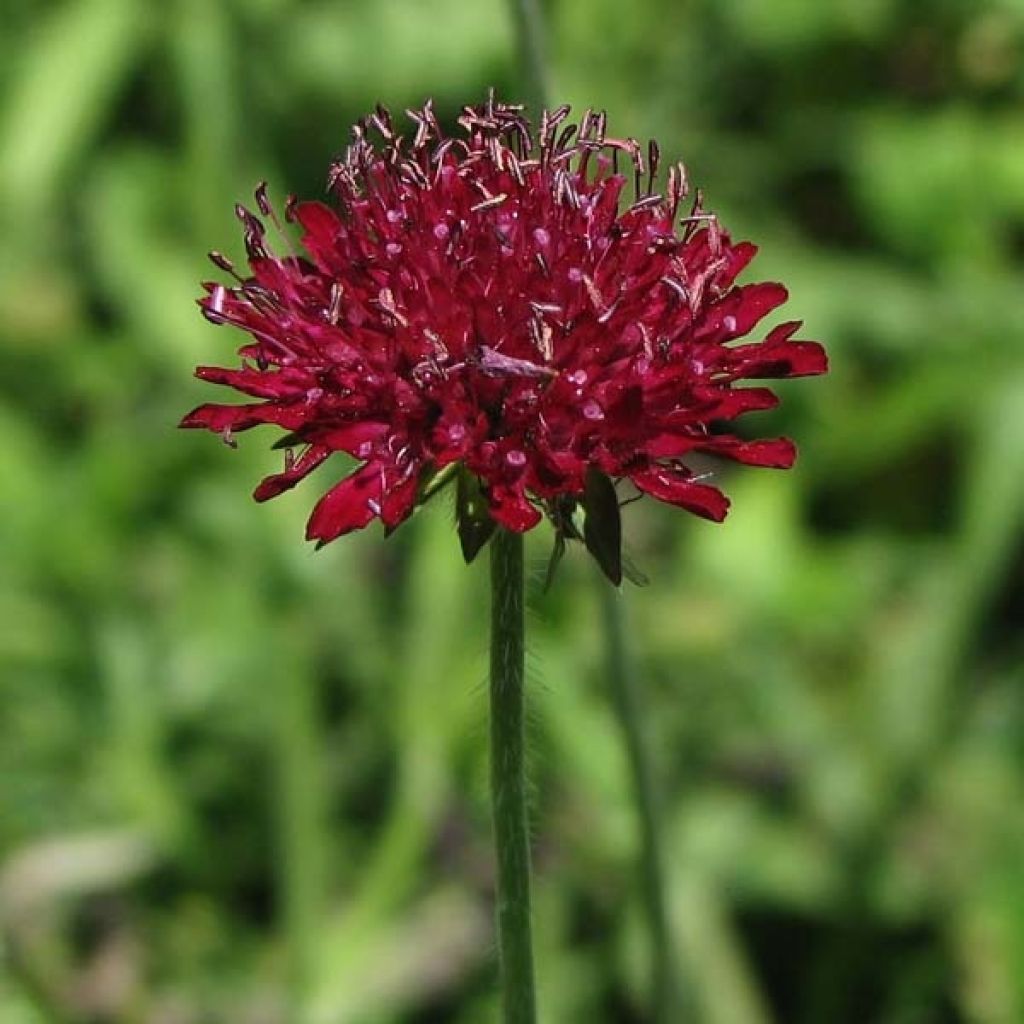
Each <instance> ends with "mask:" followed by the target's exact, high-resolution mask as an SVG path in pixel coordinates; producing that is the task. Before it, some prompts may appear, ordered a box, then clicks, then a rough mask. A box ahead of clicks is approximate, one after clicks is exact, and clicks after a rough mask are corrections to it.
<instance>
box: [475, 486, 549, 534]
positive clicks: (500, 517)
mask: <svg viewBox="0 0 1024 1024" xmlns="http://www.w3.org/2000/svg"><path fill="white" fill-rule="evenodd" d="M488 497H489V499H490V500H489V504H490V507H491V515H492V516H493V517H494V519H495V520H496V521H497V522H498V523H500V524H501V525H502V526H504V527H505V528H506V529H507V530H512V531H513V532H514V533H525V532H526V531H527V530H530V529H532V528H533V527H534V526H536V525H537V524H538V523H539V522H540V521H541V519H542V518H543V517H542V516H541V514H540V512H539V511H538V510H537V509H536V508H535V507H534V506H533V505H532V504H530V502H529V501H527V499H526V495H525V494H523V492H522V491H520V490H517V489H516V488H514V487H503V486H496V487H492V488H491V490H490V494H489V495H488Z"/></svg>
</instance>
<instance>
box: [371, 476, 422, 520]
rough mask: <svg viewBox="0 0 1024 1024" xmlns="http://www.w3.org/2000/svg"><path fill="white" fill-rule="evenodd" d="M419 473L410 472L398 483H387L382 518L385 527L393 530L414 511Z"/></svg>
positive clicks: (389, 481) (382, 505) (382, 504)
mask: <svg viewBox="0 0 1024 1024" xmlns="http://www.w3.org/2000/svg"><path fill="white" fill-rule="evenodd" d="M419 476H420V475H419V473H417V472H414V471H410V472H408V473H407V474H406V475H405V477H404V478H402V479H399V480H398V481H391V480H388V481H387V484H388V486H387V488H386V489H385V491H384V500H383V501H382V502H381V511H380V517H381V519H382V520H383V522H384V525H385V526H386V527H387V528H388V529H389V530H393V529H394V528H395V527H396V526H398V524H399V523H401V522H402V520H404V519H405V518H406V517H407V516H408V515H409V513H410V512H411V511H412V509H413V506H414V505H415V504H416V491H417V489H418V486H419Z"/></svg>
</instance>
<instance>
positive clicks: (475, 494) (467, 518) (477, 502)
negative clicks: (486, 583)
mask: <svg viewBox="0 0 1024 1024" xmlns="http://www.w3.org/2000/svg"><path fill="white" fill-rule="evenodd" d="M458 480H459V485H458V493H457V495H456V498H455V514H456V517H457V519H458V525H459V543H460V544H461V545H462V557H463V558H465V560H466V564H467V565H468V564H469V563H470V562H472V561H473V559H474V558H476V556H477V555H478V554H479V553H480V549H481V548H482V547H483V546H484V545H485V544H486V543H487V542H488V541H489V540H490V539H491V534H493V533H494V527H495V523H494V520H493V519H492V518H491V512H490V509H489V508H488V507H487V499H486V498H485V497H484V495H483V492H482V491H481V490H480V481H479V480H478V479H477V478H476V477H475V476H474V475H473V474H472V473H470V472H469V471H468V470H466V469H461V468H460V469H459V477H458Z"/></svg>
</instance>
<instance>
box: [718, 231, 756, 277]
mask: <svg viewBox="0 0 1024 1024" xmlns="http://www.w3.org/2000/svg"><path fill="white" fill-rule="evenodd" d="M722 255H723V258H724V259H725V268H724V269H723V270H721V271H719V274H718V277H717V278H716V280H715V283H716V284H717V285H718V287H719V288H728V287H729V286H730V285H731V284H732V283H733V281H735V280H736V278H737V277H739V275H740V274H741V273H742V272H743V271H744V270H745V269H746V267H747V265H748V264H749V263H750V261H751V260H752V259H753V258H754V257H755V256H756V255H757V246H756V245H754V243H753V242H737V243H736V244H735V245H729V246H726V248H725V252H724V253H723V254H722Z"/></svg>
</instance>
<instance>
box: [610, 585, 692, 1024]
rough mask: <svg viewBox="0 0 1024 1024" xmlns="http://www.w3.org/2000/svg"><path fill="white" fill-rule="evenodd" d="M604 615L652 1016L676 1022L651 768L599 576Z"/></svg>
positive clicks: (628, 667) (615, 622)
mask: <svg viewBox="0 0 1024 1024" xmlns="http://www.w3.org/2000/svg"><path fill="white" fill-rule="evenodd" d="M598 589H599V590H600V593H601V613H602V618H603V620H604V632H605V643H606V644H607V648H606V659H607V660H606V669H607V674H608V689H609V692H610V693H611V698H612V706H613V708H614V711H615V717H616V719H617V720H618V723H619V726H620V728H621V729H622V737H623V740H624V742H625V746H626V756H627V759H628V761H629V768H630V781H631V784H632V788H633V799H634V801H635V805H636V811H637V819H638V824H639V826H640V846H641V849H640V863H641V881H642V884H643V900H644V913H645V916H646V918H647V926H648V929H649V931H650V938H649V941H650V946H651V982H652V998H651V1013H652V1019H653V1020H655V1021H657V1022H658V1024H676V1022H678V1021H679V1020H680V1019H681V1016H680V1014H681V1012H682V1011H681V1003H680V997H679V984H678V977H677V973H676V957H675V941H674V938H673V935H672V924H671V920H670V917H669V912H668V907H669V900H668V892H667V880H666V873H665V863H664V850H663V847H662V840H661V827H660V813H659V811H660V807H659V800H658V797H657V786H656V785H655V782H654V770H653V767H652V765H651V760H650V758H649V756H648V751H647V736H646V730H645V728H644V721H643V714H642V711H641V704H642V701H641V699H640V694H639V692H638V688H637V680H636V678H635V674H634V671H633V661H632V659H631V658H630V655H629V651H628V649H627V646H626V636H625V632H626V631H625V623H624V621H623V618H624V616H623V611H622V602H621V600H620V599H619V595H618V594H617V593H616V592H615V591H614V590H613V589H612V588H611V587H610V586H609V585H608V581H607V580H605V579H604V578H603V577H602V578H601V579H599V580H598Z"/></svg>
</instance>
